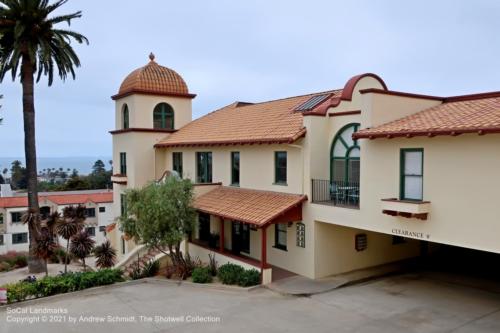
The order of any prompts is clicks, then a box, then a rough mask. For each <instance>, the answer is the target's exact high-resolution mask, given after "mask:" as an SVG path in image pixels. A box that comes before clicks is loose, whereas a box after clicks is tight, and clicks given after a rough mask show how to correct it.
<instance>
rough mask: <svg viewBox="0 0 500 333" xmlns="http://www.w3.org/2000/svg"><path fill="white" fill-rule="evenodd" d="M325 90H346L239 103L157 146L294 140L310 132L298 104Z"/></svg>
mask: <svg viewBox="0 0 500 333" xmlns="http://www.w3.org/2000/svg"><path fill="white" fill-rule="evenodd" d="M325 93H331V94H332V96H340V95H341V93H342V90H332V91H327V92H320V93H315V94H308V95H303V96H296V97H289V98H284V99H278V100H273V101H268V102H262V103H255V104H252V103H242V102H236V103H233V104H231V105H228V106H226V107H223V108H222V109H219V110H217V111H214V112H212V113H209V114H207V115H205V116H203V117H201V118H199V119H196V120H194V121H192V122H190V123H189V124H187V125H186V126H184V127H182V128H181V129H179V130H178V131H177V132H175V133H172V134H170V135H169V136H168V137H166V138H165V139H163V140H161V141H160V142H159V143H158V144H156V146H155V147H176V146H203V145H224V144H253V143H291V142H294V141H296V140H297V139H298V138H300V137H302V136H303V135H304V134H305V132H306V129H305V127H304V125H303V114H302V112H294V109H295V107H297V106H299V105H300V104H302V103H304V102H306V101H307V100H309V99H310V98H311V97H313V96H317V95H321V94H325Z"/></svg>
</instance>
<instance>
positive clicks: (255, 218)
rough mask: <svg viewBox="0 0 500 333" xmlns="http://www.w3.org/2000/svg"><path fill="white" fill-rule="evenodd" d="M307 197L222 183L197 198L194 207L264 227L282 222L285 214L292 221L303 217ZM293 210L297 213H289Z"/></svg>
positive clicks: (225, 217)
mask: <svg viewBox="0 0 500 333" xmlns="http://www.w3.org/2000/svg"><path fill="white" fill-rule="evenodd" d="M306 200H307V196H305V195H297V194H287V193H280V192H271V191H258V190H249V189H242V188H234V187H225V186H219V187H217V188H215V189H213V190H212V191H210V192H208V193H205V194H203V195H201V196H199V197H198V198H196V199H195V200H194V207H195V208H196V209H197V210H198V211H201V212H205V213H208V214H211V215H216V216H219V217H222V218H224V219H229V220H235V221H240V222H245V223H249V224H254V225H257V226H258V227H262V226H265V225H267V224H269V223H273V222H274V223H276V222H283V221H281V218H283V217H290V218H291V219H292V220H291V221H293V220H294V219H295V218H296V217H297V216H298V215H300V217H301V212H302V208H301V205H302V202H304V201H306ZM292 211H293V212H294V213H296V214H290V213H291V212H292Z"/></svg>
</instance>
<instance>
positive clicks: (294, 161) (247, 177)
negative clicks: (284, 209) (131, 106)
mask: <svg viewBox="0 0 500 333" xmlns="http://www.w3.org/2000/svg"><path fill="white" fill-rule="evenodd" d="M298 145H300V142H298V143H297V145H285V144H284V145H252V146H250V145H245V146H230V147H225V146H214V147H199V148H192V147H178V148H168V149H162V150H164V152H165V153H164V154H163V156H164V158H165V159H166V161H165V164H164V165H165V167H166V170H172V152H182V159H183V173H184V177H185V178H190V179H192V180H193V181H195V179H196V152H212V163H213V166H212V173H213V175H212V181H213V182H222V183H223V185H225V186H228V185H231V152H233V151H239V152H240V187H242V188H250V189H258V190H268V191H277V192H286V193H303V172H302V170H303V158H302V150H301V148H300V147H298ZM275 151H286V152H287V185H286V186H284V185H276V184H274V152H275ZM164 171H165V170H161V171H160V170H158V172H157V174H162V173H163V172H164Z"/></svg>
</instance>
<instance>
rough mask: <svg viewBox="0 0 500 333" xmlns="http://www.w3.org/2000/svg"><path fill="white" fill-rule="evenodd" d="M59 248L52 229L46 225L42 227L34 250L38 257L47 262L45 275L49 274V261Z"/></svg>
mask: <svg viewBox="0 0 500 333" xmlns="http://www.w3.org/2000/svg"><path fill="white" fill-rule="evenodd" d="M57 248H58V245H57V243H56V242H55V241H54V237H53V235H52V234H51V233H50V230H49V229H48V228H45V227H44V228H41V230H40V232H39V233H38V235H37V238H36V245H35V248H34V251H33V252H34V254H35V256H36V257H37V258H39V259H41V260H43V261H44V262H45V276H48V275H49V270H48V267H47V261H48V260H49V258H50V257H51V256H52V255H53V254H54V252H55V250H56V249H57Z"/></svg>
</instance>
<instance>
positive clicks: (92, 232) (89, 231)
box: [85, 227, 95, 236]
mask: <svg viewBox="0 0 500 333" xmlns="http://www.w3.org/2000/svg"><path fill="white" fill-rule="evenodd" d="M85 231H86V232H87V234H88V235H89V236H95V227H88V228H85Z"/></svg>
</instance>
